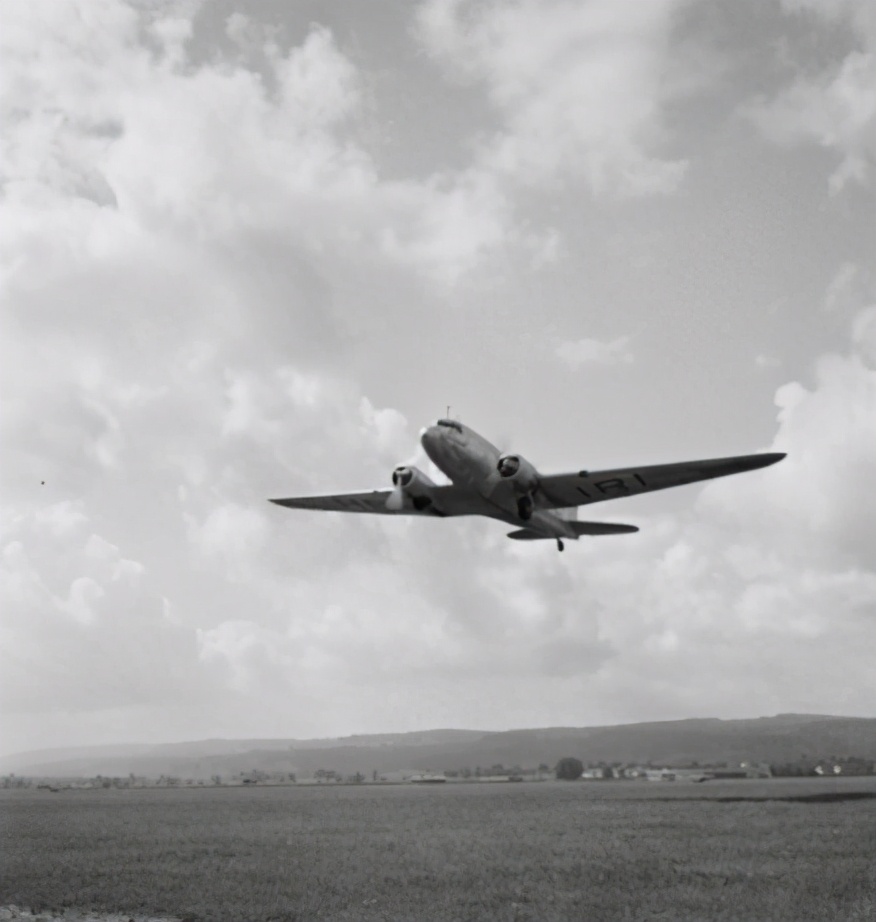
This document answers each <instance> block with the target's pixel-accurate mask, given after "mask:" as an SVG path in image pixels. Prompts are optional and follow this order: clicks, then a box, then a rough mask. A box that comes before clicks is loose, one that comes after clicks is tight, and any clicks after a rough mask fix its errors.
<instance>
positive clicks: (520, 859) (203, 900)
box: [0, 778, 876, 922]
mask: <svg viewBox="0 0 876 922" xmlns="http://www.w3.org/2000/svg"><path fill="white" fill-rule="evenodd" d="M855 792H857V793H867V794H869V795H870V797H869V798H861V799H857V800H853V799H844V800H836V801H833V802H825V801H823V800H815V801H813V800H806V799H805V798H807V797H808V796H809V795H812V794H816V795H818V794H821V795H824V794H840V795H843V796H845V795H850V794H854V793H855ZM874 795H876V780H874V779H872V778H870V779H863V778H862V779H836V780H833V779H825V780H813V781H808V780H807V781H794V780H789V781H784V780H773V781H763V782H759V781H738V782H709V783H707V784H688V785H681V784H666V783H635V782H595V783H586V782H579V783H572V784H569V783H562V782H552V783H551V782H549V783H543V784H505V785H476V784H468V785H462V784H460V785H450V784H448V785H439V786H433V787H425V788H423V787H416V786H409V785H404V786H389V787H381V786H370V785H363V786H324V787H297V788H296V787H294V786H290V787H276V788H270V787H253V788H251V787H247V788H225V789H223V788H182V789H177V790H156V789H153V790H129V791H116V790H106V791H103V790H101V791H66V792H61V793H57V794H53V793H49V792H43V791H29V790H25V791H3V792H0V816H2V855H0V861H2V864H0V869H2V870H0V873H2V879H0V880H2V882H0V904H2V905H7V904H13V903H14V904H17V905H19V906H24V907H32V908H33V909H35V910H37V909H39V910H45V909H54V910H59V909H61V908H63V907H76V908H79V909H84V908H90V909H91V908H93V909H100V910H104V911H125V912H131V913H147V912H148V913H156V914H162V913H164V914H168V915H175V916H179V917H185V916H188V917H190V918H192V919H197V920H205V922H207V920H229V922H230V920H234V922H241V920H253V922H256V920H259V922H261V920H276V922H292V920H301V922H307V920H310V919H324V920H360V919H361V920H387V922H389V920H398V922H401V920H412V922H413V920H424V922H433V920H434V922H438V920H442V922H445V920H447V922H449V920H492V919H500V920H538V922H550V920H582V922H583V920H594V922H603V920H605V922H610V920H616V919H617V920H621V919H623V920H646V919H649V920H758V922H784V920H788V922H805V920H813V922H815V920H817V922H826V920H830V922H872V920H873V919H874V918H876V892H874V891H876V877H874V875H876V870H874V869H876V799H874ZM739 798H742V799H739ZM785 798H801V799H800V800H788V799H785Z"/></svg>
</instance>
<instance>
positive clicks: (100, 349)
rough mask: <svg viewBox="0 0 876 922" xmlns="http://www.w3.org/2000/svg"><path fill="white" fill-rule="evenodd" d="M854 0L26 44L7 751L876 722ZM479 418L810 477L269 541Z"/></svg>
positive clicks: (15, 296)
mask: <svg viewBox="0 0 876 922" xmlns="http://www.w3.org/2000/svg"><path fill="white" fill-rule="evenodd" d="M874 9H876V8H874V6H873V5H872V2H871V0H824V2H821V0H781V2H780V0H773V2H764V0H740V2H735V3H725V2H720V0H627V2H618V0H579V2H574V0H566V2H559V0H550V2H545V0H538V2H536V0H528V2H523V0H521V2H494V3H484V2H477V3H472V2H437V0H436V2H425V3H419V4H415V3H409V2H402V0H387V2H380V3H367V4H366V3H361V2H358V0H348V2H335V3H331V4H324V3H318V2H296V3H293V4H290V3H285V2H280V0H275V2H249V3H246V2H227V0H216V2H203V3H201V2H188V0H180V2H165V3H162V2H149V3H147V2H139V3H133V4H126V3H122V2H116V0H80V2H72V0H65V2H60V0H44V2H34V0H15V2H13V0H9V2H5V3H4V4H3V9H2V30H0V35H2V43H3V47H2V53H0V66H2V81H0V82H2V90H3V93H4V111H3V128H2V143H3V152H2V166H3V169H4V171H5V176H4V179H3V185H2V196H3V201H2V218H0V235H2V245H3V282H2V285H3V287H2V298H3V321H2V344H0V348H2V356H0V360H2V376H3V380H2V387H3V400H2V427H3V428H2V442H0V447H2V487H3V492H2V507H3V508H2V511H3V533H2V555H3V569H2V599H0V605H2V609H0V618H2V636H0V640H2V643H0V656H2V662H0V687H2V726H0V731H2V741H0V751H2V752H4V753H10V752H15V751H21V750H26V749H35V748H43V747H49V746H59V745H76V744H86V743H104V742H121V741H142V742H152V741H154V742H159V741H172V740H184V739H199V738H206V737H255V736H272V737H284V736H290V737H312V736H335V735H343V734H349V733H367V732H378V731H404V730H414V729H425V728H434V727H451V726H452V727H468V728H483V729H505V728H511V727H526V726H547V725H579V726H580V725H588V724H608V723H615V722H629V721H639V720H660V719H674V718H683V717H690V716H718V717H749V716H759V715H766V714H774V713H778V712H785V711H802V712H817V713H835V714H847V715H862V716H873V715H874V714H876V669H874V668H873V650H874V649H876V489H874V484H873V477H874V473H876V306H874V304H876V279H874V252H876V234H874V217H873V216H874V214H876V203H874V194H873V192H874V182H876V175H874V168H876V13H874ZM448 404H450V405H451V406H452V412H453V414H454V415H458V416H459V417H460V418H461V419H462V420H463V421H464V422H466V423H467V424H468V425H470V426H472V427H473V428H475V429H477V430H478V431H480V432H482V433H483V434H484V435H485V436H487V437H488V438H490V439H491V440H493V441H496V442H497V443H499V444H500V445H501V446H502V447H503V448H508V449H513V450H515V451H519V452H521V453H523V454H524V456H526V457H527V458H528V459H530V460H531V461H532V462H533V463H535V464H536V465H537V466H539V467H540V468H541V469H542V470H545V471H548V472H554V471H561V470H564V469H575V470H577V469H579V468H582V467H586V468H590V469H596V468H599V467H607V466H611V465H632V464H649V463H659V462H666V461H679V460H685V459H691V458H703V457H710V456H722V455H732V454H743V453H747V452H754V451H761V450H778V451H786V452H788V453H789V455H788V458H787V459H786V460H785V461H783V462H782V463H781V464H779V465H777V466H775V467H771V468H767V469H765V470H761V471H756V472H754V473H749V474H745V475H742V476H739V477H731V478H728V479H726V480H723V481H719V482H715V483H713V484H710V485H707V486H705V487H701V486H691V487H684V488H680V489H678V490H675V491H670V492H666V493H658V494H655V495H653V496H650V497H644V498H639V499H629V500H622V501H618V502H616V503H610V504H605V505H602V506H599V507H594V509H593V510H591V511H590V513H588V517H590V518H604V519H610V520H615V521H621V522H630V523H634V524H637V525H639V526H640V527H641V532H640V533H639V534H636V535H629V536H620V537H608V538H596V539H583V540H582V541H580V542H579V543H577V544H571V545H570V546H569V547H568V548H567V550H566V553H565V554H562V555H560V554H558V553H557V552H556V548H555V545H554V544H553V543H552V542H539V543H533V544H526V543H523V544H518V543H515V542H511V541H508V540H507V539H506V538H505V532H506V531H508V528H507V526H502V525H501V524H500V523H497V522H490V521H484V520H468V519H455V520H445V521H431V520H421V519H416V520H412V519H404V518H388V517H372V518H369V517H362V516H346V517H345V516H342V515H340V514H327V513H314V512H302V511H297V512H296V511H292V510H287V509H282V508H279V507H276V506H272V505H269V504H268V503H267V502H266V499H267V497H270V496H289V495H296V494H305V493H310V492H335V491H344V490H355V489H362V488H370V487H385V486H388V485H389V479H390V473H391V470H392V467H393V466H394V465H395V464H397V463H400V462H403V461H413V462H414V463H418V464H421V465H422V466H423V467H424V468H425V467H426V461H425V459H424V457H423V455H422V452H421V450H420V449H419V447H418V441H417V433H418V431H419V429H420V428H421V427H422V426H423V425H425V424H427V423H429V422H431V421H432V420H434V419H435V418H436V417H438V416H441V415H444V413H445V408H446V406H447V405H448Z"/></svg>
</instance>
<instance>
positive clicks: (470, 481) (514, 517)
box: [420, 419, 577, 539]
mask: <svg viewBox="0 0 876 922" xmlns="http://www.w3.org/2000/svg"><path fill="white" fill-rule="evenodd" d="M420 443H421V444H422V446H423V450H424V451H425V452H426V454H427V455H428V456H429V458H430V459H431V461H432V462H433V463H434V464H435V466H436V467H438V468H439V469H440V470H441V471H442V472H443V473H445V474H446V475H447V476H448V477H449V478H450V479H451V480H452V481H453V483H455V484H458V485H460V486H466V487H468V488H469V489H470V490H472V491H473V492H475V493H477V494H478V495H479V497H480V498H481V499H482V500H483V501H484V503H485V506H484V509H483V514H484V515H489V516H490V517H492V518H496V519H500V520H501V521H503V522H508V523H510V524H512V525H520V524H522V523H521V518H520V515H519V512H518V506H517V502H516V499H515V497H514V495H513V494H512V493H510V492H509V490H507V489H502V487H503V486H505V485H503V484H501V483H500V482H498V479H497V475H496V466H497V464H498V463H499V459H500V458H501V457H502V453H501V452H500V451H499V449H498V448H496V446H495V445H493V444H492V442H489V441H487V439H485V438H484V437H483V436H482V435H480V434H479V433H477V432H475V431H474V429H471V428H470V427H469V426H465V425H463V424H462V423H460V422H457V420H453V419H440V420H438V422H437V423H435V424H434V425H433V426H428V427H427V428H425V429H423V431H422V432H421V433H420ZM525 525H526V527H527V528H530V529H532V530H533V531H538V532H540V533H542V534H544V535H546V536H549V537H552V538H573V539H575V538H577V535H576V534H575V532H574V530H573V529H572V528H571V527H570V526H569V524H568V523H567V522H566V521H565V520H564V519H562V518H561V517H560V516H559V515H557V514H556V513H554V512H551V511H549V510H547V509H534V510H533V511H532V513H531V516H530V517H529V518H527V520H526V522H525Z"/></svg>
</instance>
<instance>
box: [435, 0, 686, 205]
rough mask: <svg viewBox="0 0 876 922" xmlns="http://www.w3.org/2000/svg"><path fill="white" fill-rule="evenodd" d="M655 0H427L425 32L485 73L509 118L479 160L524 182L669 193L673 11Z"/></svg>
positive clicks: (677, 177) (669, 1) (462, 75)
mask: <svg viewBox="0 0 876 922" xmlns="http://www.w3.org/2000/svg"><path fill="white" fill-rule="evenodd" d="M680 6H681V4H680V3H678V2H675V0H658V2H652V3H648V4H647V5H644V6H641V5H640V6H637V7H636V8H635V9H633V8H631V7H627V6H624V5H623V4H617V3H612V2H610V0H591V2H588V3H565V2H554V3H551V4H549V5H545V4H544V3H534V2H524V3H517V4H513V5H508V4H504V5H503V4H481V5H478V4H473V3H464V2H454V3H449V4H448V3H441V2H431V3H426V4H424V5H423V6H422V7H421V9H420V12H419V15H418V23H419V35H420V37H421V40H422V42H423V44H424V46H425V47H426V49H427V51H428V52H429V53H430V54H431V55H432V56H433V57H434V58H435V59H436V60H437V61H439V62H440V63H441V64H443V65H444V66H446V67H447V68H448V69H449V71H450V72H451V73H452V74H453V75H454V76H456V77H457V78H458V79H465V80H471V81H480V82H483V83H484V84H485V85H486V88H487V92H488V93H489V96H490V99H491V101H492V103H493V105H494V106H495V108H496V110H497V111H498V112H499V114H500V116H501V117H502V120H503V127H502V129H501V130H500V131H498V132H497V133H495V134H494V135H493V136H492V137H488V138H485V139H484V140H483V143H482V145H481V150H480V164H481V166H482V168H483V169H485V170H488V171H489V172H491V173H495V174H497V175H500V176H503V177H508V178H510V179H511V180H513V181H514V182H517V183H521V184H523V185H527V186H528V185H535V186H541V185H544V184H547V185H554V184H555V183H557V182H559V181H561V178H562V177H566V176H569V177H581V178H583V179H584V180H585V181H586V182H587V183H588V185H589V186H590V188H591V189H592V190H593V192H594V193H596V194H600V195H602V194H605V195H619V196H637V195H650V194H655V193H666V192H672V191H674V190H675V189H676V188H677V186H678V184H679V182H680V181H681V179H682V177H683V175H684V172H685V169H686V162H685V161H684V160H683V159H670V158H665V157H663V156H661V151H662V149H663V148H664V147H665V141H666V129H665V127H664V124H663V119H662V115H663V107H664V104H665V103H666V102H667V101H668V98H669V96H670V92H669V88H668V85H667V84H665V83H664V82H663V77H664V76H665V75H666V72H667V68H668V62H669V40H670V36H671V31H672V25H673V17H674V15H675V13H676V11H677V10H678V9H679V7H680Z"/></svg>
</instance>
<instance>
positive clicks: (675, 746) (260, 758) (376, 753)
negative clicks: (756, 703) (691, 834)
mask: <svg viewBox="0 0 876 922" xmlns="http://www.w3.org/2000/svg"><path fill="white" fill-rule="evenodd" d="M831 755H833V756H844V755H854V756H861V757H863V758H867V759H873V758H876V718H859V717H831V716H825V715H816V714H779V715H778V716H776V717H760V718H756V719H751V720H719V719H717V718H698V719H691V720H675V721H663V722H659V723H641V724H625V725H622V726H615V727H551V728H547V729H541V730H509V731H504V732H484V731H479V730H428V731H423V732H416V733H385V734H375V735H362V736H349V737H343V738H340V739H323V740H293V739H286V740H283V739H254V740H203V741H199V742H191V743H167V744H161V745H154V746H150V745H142V744H141V745H130V746H94V747H87V748H81V749H54V750H42V751H39V752H29V753H21V754H19V755H16V756H10V757H8V758H6V759H3V760H0V773H2V774H8V773H9V772H15V773H16V774H19V775H31V776H39V777H93V776H94V775H105V776H110V777H118V776H127V775H129V774H132V773H133V774H135V775H140V776H146V777H154V778H157V777H159V776H160V775H172V776H176V777H182V778H204V779H208V778H210V777H212V776H213V775H221V776H223V777H224V778H231V777H233V776H234V775H237V774H238V773H240V772H248V771H253V770H258V771H263V772H296V773H297V774H298V775H299V776H300V777H308V776H310V775H312V774H313V773H314V772H316V771H317V770H318V769H320V768H324V769H328V770H332V771H336V772H339V773H340V774H343V775H346V774H353V773H354V772H362V773H363V774H364V775H366V777H368V776H370V775H371V772H372V771H375V770H376V771H377V772H378V773H384V772H391V771H399V770H409V771H424V772H428V771H445V770H453V769H461V768H466V767H468V768H471V769H475V767H477V766H481V767H482V768H489V767H490V766H492V765H496V764H499V763H501V764H502V765H505V766H506V767H511V766H515V765H517V766H521V767H523V768H529V767H532V768H535V767H537V766H538V765H539V764H540V763H544V764H547V765H550V766H553V765H554V764H556V762H557V761H558V760H559V759H561V758H563V757H564V756H575V757H576V758H579V759H581V760H582V761H584V762H598V761H605V762H615V761H618V762H638V763H644V762H651V763H657V764H666V765H674V764H675V765H677V764H685V763H689V762H692V761H697V762H699V763H701V764H706V763H712V764H714V763H720V762H727V763H731V764H732V763H738V762H741V761H754V762H771V763H776V762H793V761H796V760H798V759H800V758H801V757H804V756H809V757H812V758H825V757H827V756H831Z"/></svg>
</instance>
